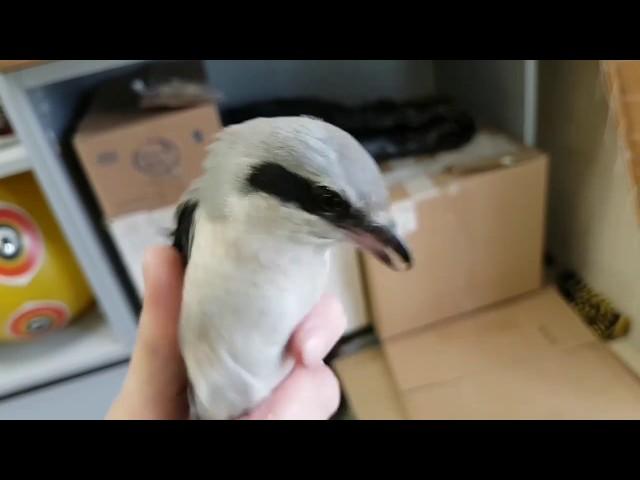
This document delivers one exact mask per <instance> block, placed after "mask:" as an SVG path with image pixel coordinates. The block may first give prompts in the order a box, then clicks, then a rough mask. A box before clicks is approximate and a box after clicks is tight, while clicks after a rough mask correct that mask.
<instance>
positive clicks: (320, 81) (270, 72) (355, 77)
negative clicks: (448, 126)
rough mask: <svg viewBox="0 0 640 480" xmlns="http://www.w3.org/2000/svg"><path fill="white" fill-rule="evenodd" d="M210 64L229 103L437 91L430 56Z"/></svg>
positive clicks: (213, 79) (347, 100) (405, 95)
mask: <svg viewBox="0 0 640 480" xmlns="http://www.w3.org/2000/svg"><path fill="white" fill-rule="evenodd" d="M206 68H207V74H208V75H209V79H210V81H211V83H212V84H213V85H214V86H215V87H216V88H217V89H218V90H220V92H221V93H222V94H223V95H224V98H223V100H222V102H221V104H222V105H223V106H225V105H237V104H242V103H245V102H250V101H257V100H266V99H271V98H277V97H282V98H284V97H297V96H307V95H312V96H319V97H322V98H325V99H329V100H337V101H342V102H345V103H358V102H362V101H368V100H376V99H378V98H380V97H390V98H396V99H402V98H411V97H419V96H424V95H428V94H431V93H434V90H435V87H434V78H433V65H432V62H431V61H429V60H277V61H271V60H207V61H206Z"/></svg>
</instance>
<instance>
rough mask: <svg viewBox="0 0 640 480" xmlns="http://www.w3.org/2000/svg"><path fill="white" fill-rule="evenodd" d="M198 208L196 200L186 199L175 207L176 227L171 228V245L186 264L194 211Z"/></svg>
mask: <svg viewBox="0 0 640 480" xmlns="http://www.w3.org/2000/svg"><path fill="white" fill-rule="evenodd" d="M197 208H198V202H197V201H196V200H186V201H184V202H182V203H180V204H179V205H178V207H177V208H176V228H175V229H174V230H173V233H172V236H173V247H174V248H175V249H176V250H178V252H180V255H181V256H182V261H183V262H184V264H185V265H186V264H187V263H189V258H190V257H191V244H192V242H193V235H194V234H195V228H196V225H195V212H196V210H197Z"/></svg>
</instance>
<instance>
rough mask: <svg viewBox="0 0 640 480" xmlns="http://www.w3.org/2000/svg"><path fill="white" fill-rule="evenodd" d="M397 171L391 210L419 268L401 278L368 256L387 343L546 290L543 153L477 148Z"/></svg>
mask: <svg viewBox="0 0 640 480" xmlns="http://www.w3.org/2000/svg"><path fill="white" fill-rule="evenodd" d="M484 135H485V136H486V135H489V136H490V134H484ZM499 138H500V137H499ZM479 141H480V140H476V142H479ZM489 143H491V142H489ZM480 146H481V147H482V145H480ZM498 152H502V153H499V154H498V155H495V154H493V153H498ZM443 159H444V161H443ZM391 165H393V166H394V167H395V168H394V169H393V170H392V171H389V172H386V173H385V176H386V179H387V183H388V185H389V188H390V192H391V198H392V201H393V205H392V210H393V213H394V217H395V218H396V222H397V224H398V225H399V229H400V230H401V232H402V233H403V234H404V236H405V238H406V241H407V244H408V245H409V247H410V248H411V250H412V252H413V256H414V268H413V269H412V270H410V271H408V272H401V273H398V272H393V271H390V270H389V269H388V268H387V267H386V266H384V265H382V264H380V262H378V261H377V260H376V259H374V258H372V257H371V256H368V255H363V256H362V263H363V271H364V276H365V285H366V289H367V292H368V296H369V302H370V308H371V314H372V318H373V322H374V324H375V326H376V329H377V332H378V334H379V335H380V336H381V337H382V338H389V337H391V336H394V335H397V334H400V333H403V332H406V331H409V330H412V329H415V328H419V327H421V326H424V325H426V324H429V323H432V322H435V321H438V320H441V319H445V318H450V317H453V316H456V315H459V314H461V313H464V312H469V311H472V310H475V309H478V308H481V307H485V306H488V305H492V304H494V303H497V302H500V301H502V300H505V299H508V298H511V297H514V296H517V295H520V294H523V293H526V292H529V291H533V290H535V289H537V288H539V287H540V286H541V282H542V279H543V247H544V236H545V231H544V225H545V209H546V193H547V168H548V160H547V156H546V155H545V154H544V153H542V152H539V151H537V150H531V149H527V148H524V147H521V146H519V145H514V144H509V143H506V142H503V143H498V146H497V147H496V148H495V149H494V150H493V152H492V150H491V149H490V148H486V147H485V148H479V147H478V145H477V144H476V145H474V144H471V145H469V146H468V147H467V149H466V150H465V149H463V150H462V151H461V152H455V153H453V154H450V155H449V157H447V156H446V155H445V156H440V157H438V158H435V159H434V158H421V159H417V160H414V161H409V162H397V163H392V164H391Z"/></svg>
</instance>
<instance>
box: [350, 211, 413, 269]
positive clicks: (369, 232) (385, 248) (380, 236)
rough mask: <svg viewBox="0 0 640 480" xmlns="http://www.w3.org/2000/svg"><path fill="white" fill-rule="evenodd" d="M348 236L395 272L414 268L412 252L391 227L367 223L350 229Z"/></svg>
mask: <svg viewBox="0 0 640 480" xmlns="http://www.w3.org/2000/svg"><path fill="white" fill-rule="evenodd" d="M347 236H348V237H349V238H350V239H351V241H353V242H354V243H355V244H356V245H357V246H358V247H360V248H362V249H363V250H365V251H367V252H369V253H371V254H372V255H373V256H375V257H376V258H377V259H378V260H380V261H381V262H382V263H384V264H385V265H386V266H388V267H389V268H391V269H393V270H396V271H406V270H409V269H411V267H412V264H413V261H412V259H411V252H410V251H409V249H408V248H407V247H406V246H405V244H404V243H403V242H402V240H400V239H399V238H398V236H397V235H396V234H395V233H394V232H393V231H392V230H391V229H390V228H389V227H386V226H384V225H380V224H376V223H371V222H367V223H365V224H364V225H362V226H359V227H351V228H348V229H347Z"/></svg>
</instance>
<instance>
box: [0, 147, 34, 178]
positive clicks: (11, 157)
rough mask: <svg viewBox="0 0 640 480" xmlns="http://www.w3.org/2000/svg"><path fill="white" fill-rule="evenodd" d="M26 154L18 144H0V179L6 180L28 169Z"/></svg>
mask: <svg viewBox="0 0 640 480" xmlns="http://www.w3.org/2000/svg"><path fill="white" fill-rule="evenodd" d="M30 168H31V167H30V165H29V160H28V157H27V152H26V151H25V149H24V147H23V146H22V144H20V143H19V142H17V141H16V142H13V143H5V144H4V145H3V144H2V143H0V178H6V177H9V176H11V175H16V174H18V173H23V172H27V171H29V169H30Z"/></svg>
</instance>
